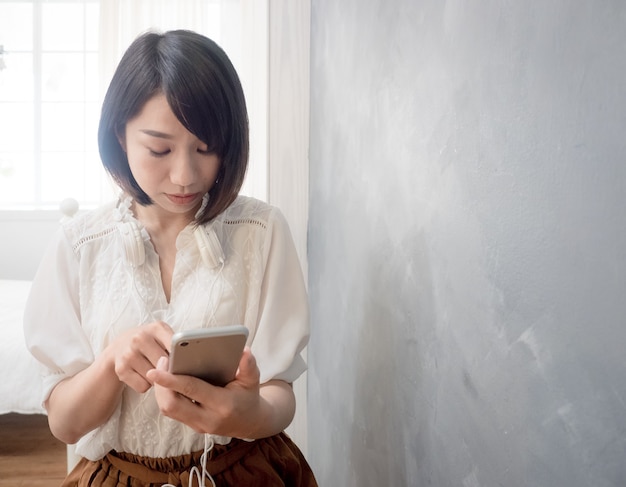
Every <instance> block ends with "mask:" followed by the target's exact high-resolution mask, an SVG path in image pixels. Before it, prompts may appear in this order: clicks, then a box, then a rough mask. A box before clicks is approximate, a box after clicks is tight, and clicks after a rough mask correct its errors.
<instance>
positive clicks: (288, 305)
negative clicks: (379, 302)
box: [251, 208, 309, 383]
mask: <svg viewBox="0 0 626 487" xmlns="http://www.w3.org/2000/svg"><path fill="white" fill-rule="evenodd" d="M265 259H266V265H265V273H264V276H263V280H262V284H261V294H260V303H259V321H258V325H257V331H256V334H255V336H254V340H253V341H252V347H251V348H252V353H253V354H254V356H255V358H256V360H257V363H258V365H259V369H260V371H261V383H264V382H267V381H268V380H271V379H281V380H284V381H286V382H289V383H291V382H293V381H294V380H296V379H297V378H298V377H299V376H300V375H301V374H302V373H303V372H304V371H305V370H306V364H305V362H304V359H303V358H302V356H301V352H302V350H303V349H304V347H305V346H306V344H307V342H308V339H309V305H308V298H307V293H306V288H305V285H304V278H303V275H302V269H301V267H300V261H299V260H298V255H297V252H296V249H295V245H294V243H293V239H292V236H291V232H290V230H289V226H288V224H287V221H286V220H285V217H284V216H283V214H282V213H281V212H280V211H279V210H278V209H276V208H274V209H273V210H272V213H271V216H270V220H269V225H268V233H267V240H266V246H265Z"/></svg>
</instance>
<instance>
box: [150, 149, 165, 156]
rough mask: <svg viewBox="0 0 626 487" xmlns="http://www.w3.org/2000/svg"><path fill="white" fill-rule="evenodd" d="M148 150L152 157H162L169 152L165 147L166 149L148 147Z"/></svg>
mask: <svg viewBox="0 0 626 487" xmlns="http://www.w3.org/2000/svg"><path fill="white" fill-rule="evenodd" d="M148 151H150V155H151V156H153V157H163V156H166V155H167V154H169V152H170V150H169V149H166V150H163V151H158V150H152V149H148Z"/></svg>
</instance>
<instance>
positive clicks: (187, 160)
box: [170, 151, 197, 187]
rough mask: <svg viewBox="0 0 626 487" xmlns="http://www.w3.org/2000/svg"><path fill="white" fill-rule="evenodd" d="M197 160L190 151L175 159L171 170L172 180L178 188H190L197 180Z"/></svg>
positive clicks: (180, 154)
mask: <svg viewBox="0 0 626 487" xmlns="http://www.w3.org/2000/svg"><path fill="white" fill-rule="evenodd" d="M196 175H197V171H196V168H195V158H194V157H193V154H191V153H189V152H188V151H182V152H180V153H179V154H177V155H176V157H174V160H173V163H172V167H171V168H170V180H171V181H172V183H174V184H176V185H177V186H183V187H185V186H189V185H191V184H192V183H193V182H194V181H195V179H196Z"/></svg>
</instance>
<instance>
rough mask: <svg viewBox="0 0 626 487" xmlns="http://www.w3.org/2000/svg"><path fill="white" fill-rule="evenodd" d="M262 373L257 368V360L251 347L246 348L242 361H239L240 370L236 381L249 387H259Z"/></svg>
mask: <svg viewBox="0 0 626 487" xmlns="http://www.w3.org/2000/svg"><path fill="white" fill-rule="evenodd" d="M260 376H261V373H260V371H259V367H258V366H257V363H256V359H255V358H254V355H253V354H252V351H251V350H250V347H245V348H244V350H243V354H242V355H241V360H239V369H237V376H236V379H237V381H239V382H240V383H243V384H244V385H247V386H258V385H259V379H260Z"/></svg>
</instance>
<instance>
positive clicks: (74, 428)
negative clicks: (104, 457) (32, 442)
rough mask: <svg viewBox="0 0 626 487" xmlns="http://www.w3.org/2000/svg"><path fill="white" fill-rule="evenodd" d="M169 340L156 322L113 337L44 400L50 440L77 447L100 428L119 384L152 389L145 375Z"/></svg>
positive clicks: (111, 408) (114, 403)
mask: <svg viewBox="0 0 626 487" xmlns="http://www.w3.org/2000/svg"><path fill="white" fill-rule="evenodd" d="M171 336H172V329H171V328H170V327H169V326H168V325H167V324H165V323H163V322H160V321H157V322H154V323H150V324H146V325H142V326H138V327H135V328H132V329H130V330H128V331H126V332H125V333H122V334H121V335H120V336H119V337H117V338H115V340H113V341H112V342H111V343H110V344H109V345H108V346H107V348H106V349H105V350H104V351H103V352H102V353H101V354H100V355H98V356H97V357H96V359H95V360H94V362H93V363H92V364H91V365H90V366H89V367H87V368H86V369H84V370H82V371H81V372H79V373H78V374H76V375H74V376H72V377H68V378H67V379H64V380H62V381H61V382H59V383H58V384H57V385H56V386H55V388H54V389H53V390H52V392H51V393H50V397H49V398H48V400H47V401H46V409H47V411H48V423H49V425H50V429H51V431H52V433H53V434H54V436H56V437H57V438H59V439H60V440H61V441H63V442H65V443H76V442H77V441H78V440H79V439H80V438H81V437H82V436H84V435H85V434H86V433H88V432H89V431H91V430H93V429H94V428H97V427H98V426H100V425H101V424H103V423H104V422H105V421H107V420H108V419H109V417H110V416H111V414H112V413H113V411H114V410H115V408H116V407H117V405H118V403H119V401H120V398H121V397H122V392H123V390H124V384H128V386H130V387H132V388H133V389H135V390H136V391H138V392H145V391H147V390H148V389H149V388H150V387H151V385H152V384H151V383H150V382H149V380H148V379H147V377H146V375H147V372H148V371H149V370H150V369H152V368H154V366H155V365H156V363H157V361H158V360H159V357H162V356H163V355H166V354H167V353H168V349H169V347H170V340H171ZM86 404H87V405H89V407H85V405H86Z"/></svg>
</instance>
